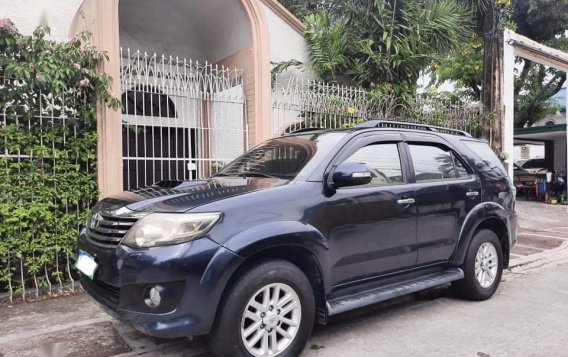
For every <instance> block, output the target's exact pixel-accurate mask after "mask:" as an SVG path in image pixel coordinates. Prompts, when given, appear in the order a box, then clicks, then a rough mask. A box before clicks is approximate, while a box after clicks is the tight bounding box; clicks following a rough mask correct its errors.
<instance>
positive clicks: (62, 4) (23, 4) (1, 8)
mask: <svg viewBox="0 0 568 357" xmlns="http://www.w3.org/2000/svg"><path fill="white" fill-rule="evenodd" d="M82 1H83V0H0V18H3V17H7V18H9V19H10V20H12V22H14V24H15V25H16V27H17V28H18V30H19V31H20V32H21V33H23V34H24V35H29V34H31V33H32V32H33V31H34V29H35V28H36V27H38V26H39V25H40V24H42V22H45V24H47V25H48V26H49V27H50V28H51V36H50V38H51V39H53V40H56V41H65V40H67V39H68V35H69V26H70V25H71V21H73V17H74V16H75V13H76V12H77V9H78V8H79V6H80V5H81V3H82Z"/></svg>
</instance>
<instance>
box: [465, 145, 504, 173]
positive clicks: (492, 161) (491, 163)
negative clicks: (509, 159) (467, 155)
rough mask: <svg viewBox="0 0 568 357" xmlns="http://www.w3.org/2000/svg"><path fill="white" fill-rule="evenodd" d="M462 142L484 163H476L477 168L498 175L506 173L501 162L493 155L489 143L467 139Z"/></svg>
mask: <svg viewBox="0 0 568 357" xmlns="http://www.w3.org/2000/svg"><path fill="white" fill-rule="evenodd" d="M463 143H464V144H465V145H466V146H467V147H468V149H470V150H471V152H472V153H473V154H475V156H477V157H478V158H479V159H480V160H481V161H482V162H483V164H485V167H483V165H481V166H480V165H478V164H476V167H477V169H478V170H483V171H494V172H495V173H496V174H497V175H499V176H506V175H507V173H506V171H505V168H504V167H503V164H502V163H501V161H499V159H498V158H497V155H495V153H494V152H493V150H491V148H490V147H489V145H487V144H486V143H484V142H480V141H469V140H464V141H463ZM480 164H481V163H480Z"/></svg>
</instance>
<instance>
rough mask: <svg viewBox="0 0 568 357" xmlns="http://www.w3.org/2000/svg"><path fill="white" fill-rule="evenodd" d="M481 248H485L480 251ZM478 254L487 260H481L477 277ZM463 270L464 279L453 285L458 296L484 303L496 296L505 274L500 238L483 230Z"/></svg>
mask: <svg viewBox="0 0 568 357" xmlns="http://www.w3.org/2000/svg"><path fill="white" fill-rule="evenodd" d="M481 247H483V248H482V249H481V250H480V248H481ZM478 253H479V254H480V257H483V256H485V257H486V258H485V259H481V260H480V262H479V264H480V266H479V268H480V269H479V270H478V275H477V276H476V264H477V263H476V257H477V256H478ZM484 253H485V254H484ZM495 259H496V260H497V261H495ZM493 267H494V268H493ZM462 269H463V271H464V275H465V277H464V279H462V280H459V281H456V282H454V283H453V284H452V286H453V287H454V289H455V291H456V293H457V294H458V296H460V297H462V298H464V299H467V300H473V301H482V300H487V299H489V298H490V297H491V296H493V294H495V291H496V290H497V288H498V287H499V283H500V282H501V275H502V274H503V250H502V248H501V243H500V242H499V238H498V237H497V235H496V234H495V233H493V231H490V230H488V229H483V230H480V231H479V232H477V233H476V234H475V236H474V237H473V239H472V241H471V244H470V246H469V249H468V251H467V255H466V258H465V261H464V264H463V266H462Z"/></svg>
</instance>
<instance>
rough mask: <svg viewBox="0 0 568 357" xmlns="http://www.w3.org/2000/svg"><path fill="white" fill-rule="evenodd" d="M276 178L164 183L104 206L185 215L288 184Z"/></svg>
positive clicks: (108, 201) (107, 200) (118, 197)
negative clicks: (214, 204) (182, 213)
mask: <svg viewBox="0 0 568 357" xmlns="http://www.w3.org/2000/svg"><path fill="white" fill-rule="evenodd" d="M289 182H290V181H288V180H280V179H273V178H256V177H255V178H242V177H223V178H210V179H207V180H196V181H162V182H159V183H157V184H155V185H153V186H149V187H145V188H141V189H136V190H133V191H125V192H122V193H120V194H117V195H114V196H111V197H108V198H105V199H104V200H103V201H102V202H101V203H102V205H103V206H105V207H104V210H105V211H106V212H108V213H110V212H112V211H116V210H118V209H120V208H122V207H126V208H128V209H129V210H132V211H139V212H148V213H150V212H185V211H188V210H190V209H193V208H196V207H199V206H202V205H204V204H208V203H211V202H215V201H219V200H223V199H226V198H229V197H235V196H240V195H243V194H247V193H250V192H253V191H258V190H265V189H269V188H272V187H278V186H282V185H285V184H287V183H289Z"/></svg>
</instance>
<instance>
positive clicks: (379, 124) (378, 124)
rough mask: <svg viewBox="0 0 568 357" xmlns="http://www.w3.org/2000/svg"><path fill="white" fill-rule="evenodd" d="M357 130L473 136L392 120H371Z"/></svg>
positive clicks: (439, 127)
mask: <svg viewBox="0 0 568 357" xmlns="http://www.w3.org/2000/svg"><path fill="white" fill-rule="evenodd" d="M356 128H401V129H410V130H424V131H433V132H437V133H443V134H452V135H461V136H466V137H469V138H471V134H470V133H468V132H466V131H463V130H457V129H450V128H444V127H441V126H434V125H427V124H418V123H411V122H403V121H390V120H369V121H366V122H364V123H361V124H358V125H357V126H356Z"/></svg>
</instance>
